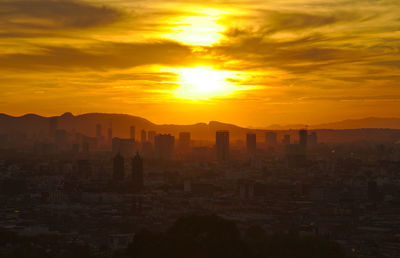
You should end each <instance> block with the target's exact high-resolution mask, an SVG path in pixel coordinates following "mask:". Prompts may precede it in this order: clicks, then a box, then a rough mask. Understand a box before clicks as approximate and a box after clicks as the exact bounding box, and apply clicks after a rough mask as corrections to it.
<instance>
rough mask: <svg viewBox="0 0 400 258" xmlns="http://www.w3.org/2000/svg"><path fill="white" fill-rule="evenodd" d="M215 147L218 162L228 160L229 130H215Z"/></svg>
mask: <svg viewBox="0 0 400 258" xmlns="http://www.w3.org/2000/svg"><path fill="white" fill-rule="evenodd" d="M215 136H216V149H217V160H218V162H227V161H228V160H229V131H217V132H216V135H215Z"/></svg>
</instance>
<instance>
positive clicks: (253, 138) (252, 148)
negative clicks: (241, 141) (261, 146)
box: [246, 133, 257, 154]
mask: <svg viewBox="0 0 400 258" xmlns="http://www.w3.org/2000/svg"><path fill="white" fill-rule="evenodd" d="M246 149H247V152H248V153H250V154H254V153H255V152H256V149H257V135H256V134H255V133H248V134H246Z"/></svg>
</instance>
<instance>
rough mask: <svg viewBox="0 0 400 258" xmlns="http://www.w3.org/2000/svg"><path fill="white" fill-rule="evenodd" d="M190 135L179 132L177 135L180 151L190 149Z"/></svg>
mask: <svg viewBox="0 0 400 258" xmlns="http://www.w3.org/2000/svg"><path fill="white" fill-rule="evenodd" d="M190 138H191V136H190V133H189V132H181V133H179V140H178V147H179V150H181V151H188V150H189V149H190Z"/></svg>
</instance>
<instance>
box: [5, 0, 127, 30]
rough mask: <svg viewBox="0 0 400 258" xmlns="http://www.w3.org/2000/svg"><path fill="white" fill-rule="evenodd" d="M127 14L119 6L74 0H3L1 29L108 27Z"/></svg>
mask: <svg viewBox="0 0 400 258" xmlns="http://www.w3.org/2000/svg"><path fill="white" fill-rule="evenodd" d="M123 15H124V14H123V13H122V12H121V11H119V10H117V9H113V8H110V7H106V6H97V5H91V4H89V3H86V2H78V1H71V0H11V1H10V0H0V29H1V30H2V31H3V32H4V31H8V32H9V34H10V35H12V34H14V35H18V33H19V32H25V33H28V32H30V33H32V32H43V31H49V30H65V29H82V28H89V27H96V26H104V25H107V24H110V23H113V22H116V21H118V20H119V19H121V17H123ZM17 32H18V33H17ZM4 34H5V35H7V34H6V33H4Z"/></svg>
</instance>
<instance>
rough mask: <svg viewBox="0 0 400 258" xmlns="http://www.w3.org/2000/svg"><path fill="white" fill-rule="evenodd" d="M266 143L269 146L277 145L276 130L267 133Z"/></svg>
mask: <svg viewBox="0 0 400 258" xmlns="http://www.w3.org/2000/svg"><path fill="white" fill-rule="evenodd" d="M265 143H266V144H267V146H269V147H271V146H275V145H276V144H277V143H278V139H277V136H276V133H275V132H267V133H266V134H265Z"/></svg>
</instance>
